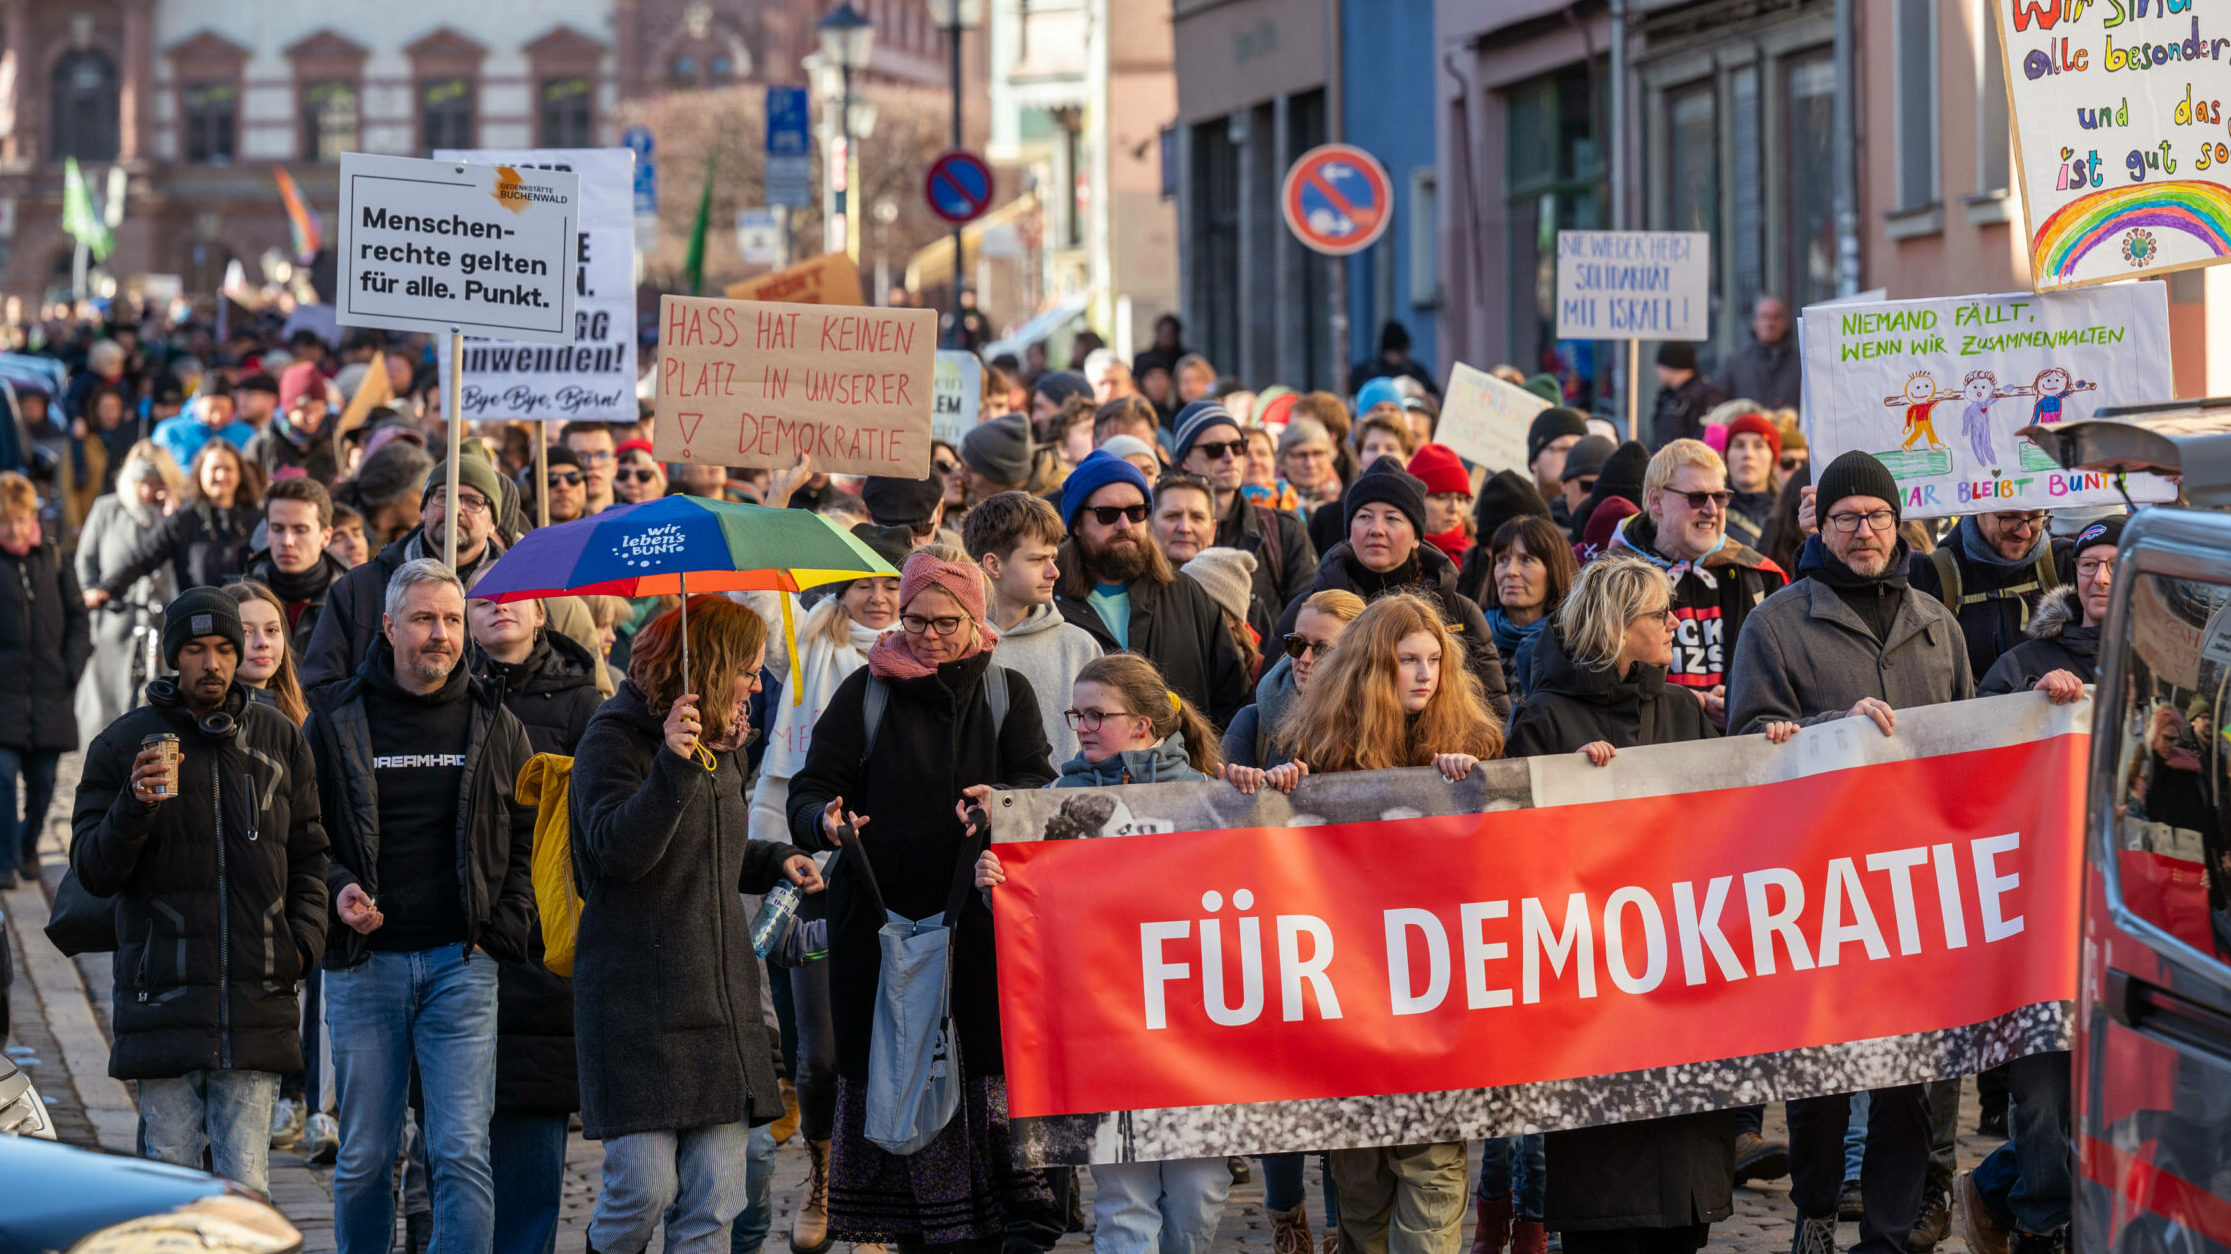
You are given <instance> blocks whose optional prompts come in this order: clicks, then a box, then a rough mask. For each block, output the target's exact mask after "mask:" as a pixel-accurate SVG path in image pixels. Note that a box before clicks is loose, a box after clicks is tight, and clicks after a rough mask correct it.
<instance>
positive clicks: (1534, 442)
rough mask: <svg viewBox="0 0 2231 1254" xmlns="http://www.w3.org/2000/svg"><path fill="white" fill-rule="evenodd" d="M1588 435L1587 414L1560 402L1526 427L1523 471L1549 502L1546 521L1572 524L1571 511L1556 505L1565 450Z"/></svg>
mask: <svg viewBox="0 0 2231 1254" xmlns="http://www.w3.org/2000/svg"><path fill="white" fill-rule="evenodd" d="M1587 434H1588V415H1586V414H1583V413H1581V412H1580V411H1579V410H1577V409H1567V408H1565V407H1564V406H1563V405H1552V406H1550V407H1549V408H1548V409H1545V410H1543V411H1542V412H1540V413H1538V414H1536V415H1534V421H1533V424H1532V425H1531V426H1529V427H1527V428H1526V471H1527V473H1528V474H1531V475H1532V476H1534V490H1535V491H1536V492H1539V493H1541V494H1542V499H1543V500H1545V501H1548V502H1549V520H1550V521H1551V522H1553V523H1556V524H1557V525H1558V526H1560V527H1567V528H1570V527H1572V511H1570V510H1568V509H1560V508H1559V507H1558V502H1559V494H1560V493H1562V492H1563V491H1564V486H1565V453H1566V451H1567V450H1569V449H1571V448H1572V446H1573V445H1575V444H1578V443H1579V442H1580V441H1581V438H1582V437H1584V436H1586V435H1587ZM1481 538H1482V539H1486V537H1485V536H1482V537H1481Z"/></svg>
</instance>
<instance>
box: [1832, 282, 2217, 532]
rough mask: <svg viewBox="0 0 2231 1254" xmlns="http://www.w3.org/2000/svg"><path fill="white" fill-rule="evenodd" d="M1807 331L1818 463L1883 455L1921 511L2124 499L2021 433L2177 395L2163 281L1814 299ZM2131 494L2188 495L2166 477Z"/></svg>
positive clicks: (2106, 482)
mask: <svg viewBox="0 0 2231 1254" xmlns="http://www.w3.org/2000/svg"><path fill="white" fill-rule="evenodd" d="M1801 331H1802V336H1801V343H1802V344H1803V346H1804V361H1805V434H1806V438H1807V439H1809V440H1810V441H1811V442H1812V447H1813V459H1814V462H1815V464H1817V465H1827V464H1828V462H1830V461H1831V460H1833V459H1834V458H1835V457H1836V455H1837V454H1839V453H1842V452H1844V451H1845V450H1847V449H1855V448H1856V449H1864V450H1866V451H1867V452H1869V453H1873V454H1874V455H1875V456H1876V457H1879V458H1881V459H1882V463H1883V465H1885V466H1887V467H1888V468H1889V469H1890V473H1891V474H1892V475H1894V476H1896V477H1897V480H1898V486H1899V488H1900V489H1901V490H1902V491H1903V492H1904V493H1905V500H1904V502H1903V503H1902V504H1903V507H1904V511H1905V516H1906V517H1908V518H1939V517H1944V516H1947V515H1952V514H1977V513H1984V512H1989V511H1997V510H2029V509H2060V508H2062V507H2065V506H2076V505H2119V504H2121V503H2122V493H2120V492H2118V491H2117V490H2116V489H2115V485H2114V482H2113V480H2112V478H2111V477H2110V476H2107V475H2104V474H2098V473H2086V472H2081V471H2063V470H2061V469H2060V468H2059V466H2058V465H2056V464H2055V463H2054V461H2053V459H2052V458H2051V457H2049V456H2047V455H2046V453H2045V451H2044V450H2043V449H2040V448H2038V447H2037V446H2036V445H2034V444H2032V443H2030V441H2028V440H2026V439H2023V438H2021V437H2019V436H2017V435H2015V434H2014V433H2015V432H2017V431H2019V430H2021V429H2022V428H2023V427H2026V426H2029V425H2031V424H2033V423H2052V422H2063V421H2069V420H2073V419H2078V418H2090V417H2092V416H2094V413H2095V411H2097V410H2099V409H2101V408H2104V407H2107V406H2111V405H2134V404H2143V403H2146V402H2151V401H2165V400H2168V399H2170V397H2171V396H2172V395H2173V394H2174V387H2173V383H2172V380H2171V378H2170V370H2169V305H2168V297H2167V294H2166V292H2165V291H2164V289H2163V287H2162V285H2161V284H2159V283H2130V284H2124V285H2122V286H2119V287H2102V288H2097V289H2091V290H2086V291H2078V292H2057V293H2051V294H2044V295H2034V294H2031V293H2027V292H2017V293H2012V294H2007V295H1999V296H1954V297H1940V298H1932V299H1929V300H1904V301H1882V302H1878V303H1875V304H1852V303H1840V304H1836V305H1832V306H1831V305H1808V306H1806V308H1805V310H1804V313H1803V315H1802V323H1801ZM2129 489H2130V495H2131V497H2132V498H2133V499H2134V500H2139V501H2165V500H2169V499H2171V498H2172V497H2173V496H2174V495H2175V492H2174V490H2173V489H2171V487H2170V485H2169V484H2168V483H2167V481H2165V480H2162V479H2160V478H2158V477H2155V476H2152V475H2133V476H2131V478H2130V480H2129Z"/></svg>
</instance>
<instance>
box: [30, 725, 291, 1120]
mask: <svg viewBox="0 0 2231 1254" xmlns="http://www.w3.org/2000/svg"><path fill="white" fill-rule="evenodd" d="M149 687H150V688H151V689H154V690H155V691H151V692H150V694H149V696H150V699H155V698H157V697H158V696H161V695H167V693H166V689H167V688H168V685H167V684H160V683H159V684H151V685H149ZM225 709H226V710H227V711H229V712H230V713H231V714H232V716H233V717H234V718H235V719H237V720H238V729H237V730H236V731H235V732H233V734H231V735H230V736H225V737H215V736H211V735H208V734H207V733H205V732H203V731H202V730H201V728H200V726H199V725H198V724H197V722H196V720H195V719H194V718H193V717H192V715H191V714H190V713H189V712H188V711H187V710H186V709H185V708H184V707H183V706H182V705H180V704H179V703H178V701H177V699H176V698H175V696H171V697H169V699H168V701H167V703H160V704H155V705H143V706H141V707H139V708H138V709H136V710H133V711H131V712H130V713H128V714H126V715H124V716H123V717H122V718H119V719H117V720H116V721H115V722H114V723H111V724H109V726H108V729H107V730H105V731H103V732H102V733H101V734H100V735H98V736H96V737H94V739H93V744H92V746H91V747H90V748H88V749H87V750H86V754H85V770H84V774H83V775H81V776H80V777H79V780H78V789H77V803H76V806H75V811H74V813H73V814H72V816H71V831H72V833H73V836H74V839H73V840H72V841H71V843H70V866H71V869H73V870H75V871H76V872H77V877H78V882H79V883H81V884H83V885H84V886H85V889H86V891H87V892H90V893H92V894H94V895H96V896H100V897H113V898H115V899H116V933H117V937H118V941H119V944H118V946H117V949H116V956H115V960H114V963H115V966H114V969H115V972H116V1002H115V1011H116V1021H115V1044H114V1045H113V1046H112V1047H111V1049H110V1051H109V1064H108V1068H109V1074H110V1075H112V1076H115V1077H116V1078H117V1079H119V1080H154V1079H169V1078H173V1077H176V1076H181V1075H184V1074H186V1073H187V1072H189V1071H205V1070H233V1069H237V1070H242V1071H276V1072H281V1073H285V1072H290V1071H300V1070H301V1069H302V1040H301V1033H300V1023H301V1019H302V1010H301V1007H300V1005H299V1004H298V1003H297V1002H296V1000H295V991H296V982H297V981H298V980H300V979H301V978H302V974H303V972H305V971H307V970H309V969H310V967H311V965H312V964H313V963H315V962H317V960H318V958H319V956H320V955H321V954H322V953H324V951H325V939H326V932H325V928H326V906H327V898H326V886H325V873H326V837H325V827H324V824H323V823H322V822H321V821H320V817H319V812H318V792H317V784H316V781H315V776H316V766H315V764H314V762H313V761H312V759H311V755H310V746H309V744H308V742H306V741H305V740H303V738H302V733H301V732H299V731H297V730H295V726H294V724H292V723H290V722H288V721H287V720H286V718H285V716H283V715H281V714H280V713H279V712H278V711H277V710H275V709H273V708H271V707H269V706H266V705H262V704H260V703H256V702H251V701H249V700H247V699H246V689H243V688H241V687H239V686H238V685H235V686H234V687H233V689H232V691H231V692H230V693H229V694H227V697H226V703H225ZM157 732H169V733H172V734H174V735H176V736H177V737H178V739H179V745H180V748H181V750H182V751H183V753H184V756H183V758H182V760H181V761H180V763H179V770H178V795H177V796H176V797H174V798H171V799H169V800H166V801H158V802H154V803H152V804H147V803H142V802H141V801H139V800H138V799H137V798H135V797H133V796H132V792H131V781H132V760H133V759H134V758H136V757H138V756H139V748H140V741H141V739H143V738H144V737H147V736H149V735H153V734H155V733H157Z"/></svg>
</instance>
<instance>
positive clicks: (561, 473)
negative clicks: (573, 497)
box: [550, 470, 581, 488]
mask: <svg viewBox="0 0 2231 1254" xmlns="http://www.w3.org/2000/svg"><path fill="white" fill-rule="evenodd" d="M560 484H563V485H564V486H566V487H569V488H578V487H580V486H581V472H580V471H578V470H553V471H551V472H550V486H551V487H553V488H555V487H557V486H559V485H560Z"/></svg>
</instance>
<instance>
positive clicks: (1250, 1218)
mask: <svg viewBox="0 0 2231 1254" xmlns="http://www.w3.org/2000/svg"><path fill="white" fill-rule="evenodd" d="M60 776H61V778H60V779H59V781H58V788H57V792H56V802H55V809H54V813H53V814H51V815H50V816H49V819H48V824H47V830H46V833H45V835H44V837H43V839H42V841H41V844H40V852H41V858H42V862H43V866H42V868H41V870H42V872H43V874H42V879H43V881H44V883H43V885H42V884H34V883H32V882H30V881H28V880H27V881H26V882H25V884H24V885H23V886H22V887H20V888H17V889H15V890H12V891H10V892H6V893H0V910H4V911H5V912H6V915H7V926H8V929H9V931H10V932H11V934H12V935H11V940H12V943H13V945H14V949H15V954H16V968H17V975H16V981H15V986H14V1001H15V1006H14V1018H15V1033H14V1036H13V1037H12V1038H11V1039H10V1040H9V1041H8V1045H9V1047H10V1050H11V1053H13V1054H14V1055H15V1056H17V1058H18V1060H19V1062H21V1063H22V1065H23V1066H24V1068H25V1070H26V1071H28V1072H29V1073H30V1074H31V1076H32V1079H33V1081H34V1083H36V1084H37V1085H38V1086H39V1091H40V1093H41V1095H43V1096H44V1097H45V1098H46V1100H47V1103H48V1108H49V1110H50V1111H51V1112H52V1113H53V1115H54V1119H55V1124H56V1129H57V1132H58V1134H59V1135H60V1136H61V1138H62V1139H63V1140H65V1141H68V1142H71V1143H73V1144H78V1145H86V1146H98V1147H100V1148H103V1149H108V1150H113V1151H116V1152H119V1153H129V1152H131V1149H132V1146H133V1142H134V1129H135V1126H136V1120H137V1111H136V1107H135V1105H134V1104H133V1097H132V1093H131V1090H130V1086H128V1085H125V1084H121V1083H119V1082H117V1081H115V1080H112V1079H110V1078H109V1077H108V1045H107V1035H106V1034H107V1031H108V998H109V993H110V987H109V960H108V956H107V955H105V954H100V955H94V956H92V957H91V958H81V959H78V960H77V961H76V962H74V963H73V962H72V961H71V960H70V959H68V958H65V957H63V956H62V955H61V954H60V953H58V952H56V951H55V949H54V948H53V947H52V946H51V945H49V944H48V943H47V940H46V937H45V935H44V934H43V933H42V931H41V929H42V928H43V927H44V926H45V923H46V913H47V900H48V895H49V894H50V893H51V892H52V890H53V885H54V884H55V883H56V882H58V881H59V880H60V878H61V874H62V867H63V866H64V865H65V863H66V855H65V853H64V848H65V845H64V842H65V841H66V839H67V835H68V818H69V799H70V797H71V796H72V795H73V794H74V792H75V790H76V787H77V755H75V754H71V755H67V756H65V757H64V758H63V761H62V770H61V772H60ZM42 890H43V891H42ZM1770 1112H1771V1113H1770V1119H1769V1122H1768V1131H1769V1133H1770V1134H1774V1135H1779V1134H1780V1132H1781V1110H1780V1108H1779V1107H1778V1106H1777V1107H1772V1108H1770ZM1975 1122H1976V1101H1975V1088H1974V1084H1973V1082H1972V1081H1971V1082H1970V1083H1969V1084H1968V1085H1967V1086H1966V1089H1965V1092H1964V1093H1963V1100H1962V1107H1961V1114H1960V1128H1961V1136H1960V1165H1961V1166H1962V1167H1972V1166H1974V1165H1975V1164H1976V1163H1977V1162H1979V1161H1981V1159H1982V1157H1983V1155H1984V1154H1986V1153H1988V1152H1989V1151H1990V1150H1991V1148H1992V1147H1993V1146H1995V1145H1996V1144H1997V1142H1995V1141H1992V1140H1987V1139H1983V1138H1979V1137H1977V1136H1975V1135H1974V1134H1973V1129H1974V1127H1975ZM602 1159H603V1154H602V1151H601V1150H600V1149H599V1148H598V1146H597V1144H596V1143H595V1142H593V1141H584V1140H582V1139H581V1137H580V1136H579V1135H578V1134H576V1135H575V1136H574V1137H573V1139H572V1143H571V1144H570V1146H569V1147H568V1150H567V1155H566V1181H565V1197H564V1203H563V1205H564V1210H563V1214H562V1218H561V1230H560V1234H559V1237H558V1249H559V1251H561V1252H562V1254H579V1252H581V1251H584V1250H586V1249H587V1240H586V1234H587V1229H588V1222H589V1215H590V1212H591V1211H592V1209H593V1208H594V1206H595V1199H596V1185H597V1177H598V1171H599V1167H600V1164H601V1163H602ZM1478 1161H1479V1156H1478V1151H1477V1147H1476V1146H1475V1148H1474V1153H1473V1156H1472V1162H1473V1164H1474V1166H1473V1170H1474V1171H1475V1172H1476V1171H1477V1164H1478ZM805 1175H806V1167H805V1151H804V1149H803V1146H802V1143H801V1142H800V1141H799V1140H798V1139H797V1138H795V1137H793V1138H792V1139H791V1141H790V1142H789V1143H788V1144H786V1145H784V1146H782V1147H780V1148H779V1149H778V1150H777V1151H776V1165H775V1191H774V1205H775V1210H776V1215H775V1223H774V1231H773V1234H772V1235H771V1236H770V1238H769V1241H768V1245H767V1247H766V1248H767V1249H768V1250H769V1251H770V1254H787V1250H786V1245H785V1242H784V1240H783V1234H784V1233H785V1232H787V1231H788V1228H789V1223H790V1217H791V1215H792V1214H793V1213H795V1211H796V1208H797V1205H798V1201H799V1198H800V1196H801V1195H802V1193H803V1188H802V1185H803V1182H804V1180H805ZM1307 1175H1308V1190H1309V1210H1308V1213H1309V1214H1310V1216H1311V1217H1312V1218H1311V1222H1312V1226H1313V1227H1314V1225H1316V1224H1317V1223H1319V1222H1321V1221H1322V1218H1323V1215H1324V1202H1323V1184H1324V1182H1323V1180H1322V1179H1321V1178H1320V1175H1319V1172H1318V1169H1317V1167H1316V1165H1315V1164H1314V1162H1312V1164H1311V1166H1310V1168H1309V1170H1308V1173H1307ZM332 1180H333V1174H332V1170H331V1169H330V1168H317V1167H311V1166H309V1165H308V1164H307V1163H306V1162H304V1160H303V1158H302V1155H301V1154H300V1153H298V1152H296V1151H292V1150H274V1151H273V1152H272V1155H271V1194H272V1201H273V1203H274V1204H275V1205H277V1206H278V1207H279V1209H280V1210H282V1211H284V1212H285V1213H286V1215H287V1217H288V1218H289V1219H291V1220H293V1222H294V1223H295V1225H296V1226H297V1227H298V1228H300V1229H301V1230H302V1235H303V1246H302V1248H303V1250H304V1251H305V1252H306V1254H318V1252H320V1251H329V1250H332V1249H333V1248H334V1244H333V1190H332ZM1083 1183H1084V1207H1085V1225H1086V1231H1085V1232H1082V1233H1075V1234H1072V1235H1070V1236H1069V1237H1067V1238H1066V1239H1064V1240H1063V1241H1062V1242H1061V1247H1062V1248H1064V1249H1072V1248H1074V1249H1083V1248H1085V1247H1087V1246H1088V1245H1089V1244H1090V1242H1091V1234H1090V1228H1091V1214H1092V1213H1091V1197H1092V1187H1091V1185H1092V1182H1091V1178H1090V1176H1089V1175H1086V1176H1085V1177H1084V1181H1083ZM1788 1185H1789V1182H1788V1181H1787V1180H1786V1179H1784V1180H1779V1181H1774V1182H1772V1183H1770V1184H1766V1185H1763V1186H1759V1187H1746V1188H1740V1189H1737V1190H1736V1191H1735V1214H1734V1216H1733V1217H1731V1218H1730V1219H1728V1220H1727V1221H1726V1222H1723V1223H1721V1224H1718V1225H1716V1226H1715V1227H1714V1228H1713V1230H1712V1240H1711V1243H1710V1245H1709V1246H1708V1247H1707V1248H1708V1249H1709V1250H1711V1251H1714V1252H1715V1254H1782V1252H1783V1251H1785V1250H1787V1249H1788V1248H1789V1242H1790V1223H1791V1217H1792V1214H1793V1211H1792V1209H1791V1207H1790V1203H1789V1187H1788ZM1956 1232H1957V1229H1955V1235H1953V1236H1952V1237H1950V1238H1948V1239H1947V1240H1946V1241H1945V1243H1944V1244H1943V1245H1940V1246H1938V1247H1937V1248H1938V1250H1939V1252H1940V1254H1967V1247H1966V1246H1965V1244H1964V1243H1963V1242H1961V1240H1960V1239H1959V1237H1958V1236H1957V1235H1956ZM398 1234H400V1225H398ZM1470 1239H1471V1226H1470V1222H1469V1218H1467V1222H1466V1226H1465V1241H1466V1244H1467V1247H1468V1246H1469V1242H1470ZM1857 1240H1858V1227H1857V1225H1855V1224H1844V1225H1842V1226H1841V1227H1840V1229H1839V1231H1838V1233H1837V1243H1838V1246H1839V1247H1840V1248H1845V1249H1848V1248H1850V1247H1851V1245H1852V1244H1854V1243H1856V1242H1857ZM398 1244H400V1242H398ZM1270 1248H1271V1234H1270V1220H1269V1219H1268V1217H1267V1216H1266V1215H1265V1213H1264V1209H1263V1188H1262V1172H1261V1171H1260V1169H1259V1168H1258V1169H1256V1170H1254V1171H1252V1172H1251V1173H1250V1178H1249V1180H1248V1181H1247V1183H1245V1184H1240V1185H1236V1186H1234V1187H1233V1189H1232V1196H1231V1202H1230V1204H1229V1205H1228V1206H1227V1207H1226V1209H1225V1212H1224V1220H1223V1224H1222V1226H1221V1227H1219V1229H1218V1230H1217V1237H1216V1244H1215V1250H1216V1251H1217V1254H1229V1252H1232V1251H1247V1252H1248V1254H1267V1252H1268V1251H1269V1250H1270ZM836 1254H853V1251H852V1250H850V1249H839V1250H838V1251H836ZM861 1254H875V1252H874V1251H873V1250H872V1249H869V1248H863V1249H862V1250H861Z"/></svg>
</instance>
